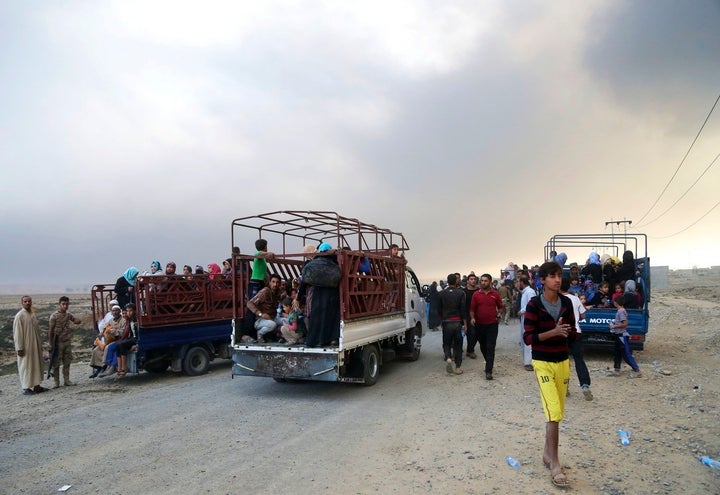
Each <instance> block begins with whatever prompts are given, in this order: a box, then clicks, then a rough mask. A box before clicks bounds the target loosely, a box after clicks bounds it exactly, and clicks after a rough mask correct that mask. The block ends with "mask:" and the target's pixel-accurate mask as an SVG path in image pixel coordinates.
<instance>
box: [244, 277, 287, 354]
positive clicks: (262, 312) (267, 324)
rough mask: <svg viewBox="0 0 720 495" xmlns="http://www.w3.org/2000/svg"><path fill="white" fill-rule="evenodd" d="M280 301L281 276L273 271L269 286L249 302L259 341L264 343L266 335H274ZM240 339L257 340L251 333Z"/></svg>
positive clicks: (249, 310)
mask: <svg viewBox="0 0 720 495" xmlns="http://www.w3.org/2000/svg"><path fill="white" fill-rule="evenodd" d="M279 303H280V276H279V275H277V274H275V273H273V274H272V275H270V281H269V282H268V286H267V287H264V288H263V289H261V290H260V292H258V293H257V294H256V295H255V297H253V298H252V299H250V300H249V301H248V302H247V309H248V312H250V313H252V314H253V315H255V324H254V325H253V326H254V328H255V331H256V332H257V342H260V343H263V342H265V338H266V336H267V337H270V336H273V331H274V330H275V327H277V322H276V321H275V317H276V315H277V307H278V304H279ZM240 340H242V341H243V342H253V341H255V339H254V338H253V337H252V336H251V335H243V336H242V337H241V339H240Z"/></svg>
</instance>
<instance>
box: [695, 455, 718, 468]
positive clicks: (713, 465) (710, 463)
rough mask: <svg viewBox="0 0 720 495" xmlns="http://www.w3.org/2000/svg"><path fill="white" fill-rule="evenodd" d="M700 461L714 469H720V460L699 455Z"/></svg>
mask: <svg viewBox="0 0 720 495" xmlns="http://www.w3.org/2000/svg"><path fill="white" fill-rule="evenodd" d="M698 461H700V462H702V463H703V464H705V465H706V466H709V467H711V468H713V469H717V470H719V471H720V461H716V460H715V459H711V458H709V457H708V456H703V457H698Z"/></svg>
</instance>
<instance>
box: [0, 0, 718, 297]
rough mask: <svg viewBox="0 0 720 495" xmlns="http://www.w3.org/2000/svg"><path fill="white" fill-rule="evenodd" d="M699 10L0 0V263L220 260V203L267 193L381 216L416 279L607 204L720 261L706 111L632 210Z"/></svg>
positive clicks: (655, 166)
mask: <svg viewBox="0 0 720 495" xmlns="http://www.w3.org/2000/svg"><path fill="white" fill-rule="evenodd" d="M719 25H720V2H718V1H712V0H704V1H703V0H697V1H686V2H682V1H676V0H656V1H633V2H626V1H609V0H594V1H593V0H591V1H584V2H577V1H574V0H573V1H554V2H547V1H507V0H497V1H477V0H468V1H443V2H430V1H417V0H414V1H388V0H383V1H363V2H339V1H327V2H322V1H306V2H299V1H286V2H277V1H263V2H257V1H252V2H251V1H227V2H224V1H204V2H182V1H177V0H174V1H154V2H153V1H144V0H143V1H128V0H123V1H103V2H95V1H58V2H26V1H22V0H6V1H3V2H1V3H0V163H1V164H2V168H1V169H0V227H1V228H2V235H1V236H0V251H1V253H2V256H1V257H0V273H1V274H2V275H0V285H7V284H38V285H47V284H66V285H71V284H92V283H101V282H113V281H114V280H115V279H116V278H117V277H118V276H119V275H120V274H121V273H122V272H123V271H124V270H125V269H126V268H127V267H128V266H132V265H134V266H137V267H138V268H140V270H141V271H142V270H143V269H146V268H147V267H148V266H149V264H150V262H151V261H152V260H154V259H158V260H160V261H161V262H162V263H163V264H164V263H166V262H167V261H169V260H174V261H175V262H176V263H178V264H179V265H182V264H186V263H187V264H191V265H195V264H203V265H205V264H207V263H209V262H219V261H220V260H222V259H224V258H226V257H227V255H228V252H229V250H230V247H231V241H230V235H229V233H230V222H231V221H232V219H233V218H237V217H240V216H245V215H251V214H255V213H261V212H268V211H274V210H283V209H292V210H333V211H337V212H338V213H340V214H341V215H345V216H350V217H356V218H359V219H361V220H363V221H366V222H369V223H374V224H376V225H379V226H382V227H386V228H390V229H393V230H395V231H400V232H402V233H403V234H404V235H405V237H406V238H407V241H408V243H409V245H410V251H409V252H408V253H407V254H406V256H407V257H408V259H409V261H410V264H411V266H413V267H414V269H415V270H416V272H418V275H419V276H420V278H421V279H424V280H429V279H433V278H435V279H436V278H439V277H441V276H445V275H446V274H447V273H449V272H454V271H459V272H462V273H467V272H468V271H470V270H474V271H475V272H477V273H480V272H485V271H488V272H490V273H492V274H494V275H495V274H496V273H497V272H498V271H499V269H500V267H501V266H505V265H506V264H507V262H508V261H511V260H512V261H514V262H516V263H519V264H523V263H526V264H528V265H531V264H535V263H537V262H541V261H542V256H543V247H544V245H545V242H546V241H547V240H548V238H549V237H550V236H552V235H553V234H556V233H564V234H571V233H586V232H590V233H604V232H608V233H609V232H610V228H609V227H608V228H606V226H605V222H607V221H610V220H623V219H627V220H632V221H633V227H635V226H636V225H637V226H638V229H637V231H640V232H645V233H647V234H648V236H649V239H648V243H649V246H648V250H649V255H650V257H651V260H652V264H653V265H669V266H670V267H671V268H686V267H691V266H693V265H697V266H710V265H720V249H718V246H719V245H720V228H719V227H720V207H717V208H715V209H714V210H712V211H711V209H712V208H713V206H715V205H716V204H717V202H718V200H719V199H720V195H719V194H718V190H719V189H720V187H719V186H720V163H716V164H714V165H712V166H711V164H712V163H713V160H714V159H715V157H716V156H717V155H718V153H720V108H718V109H716V111H715V112H714V113H713V114H712V115H711V116H710V119H709V120H708V122H707V124H706V126H705V128H704V130H703V132H702V133H701V134H700V137H699V139H698V140H697V142H696V143H695V145H694V147H693V150H692V152H691V153H690V154H689V156H688V158H687V159H686V160H685V162H684V163H683V165H682V167H681V168H680V169H679V171H678V172H677V175H676V176H675V178H674V179H673V180H672V182H671V183H670V185H669V187H668V188H667V191H666V192H665V193H664V194H663V196H662V197H661V198H660V201H658V203H657V205H656V206H655V207H654V208H653V209H652V210H651V211H649V212H648V210H649V209H650V207H651V206H652V205H653V203H654V202H655V201H656V199H657V198H658V196H659V195H660V193H661V192H662V191H663V189H664V188H665V186H666V185H667V184H668V181H670V179H671V177H672V176H673V174H674V173H675V171H676V170H677V169H678V166H679V165H680V162H681V160H682V159H683V156H684V155H685V153H686V152H687V150H688V148H689V147H690V144H691V143H692V141H693V139H694V138H695V136H696V134H697V133H698V130H699V129H700V126H701V125H702V124H703V121H704V120H705V118H706V117H707V115H708V113H709V112H710V109H711V108H712V105H713V103H714V102H715V101H716V98H717V97H718V94H719V93H720V59H719V58H718V54H719V53H720V29H718V26H719ZM719 106H720V105H719ZM718 161H720V160H718ZM708 167H710V168H709V169H708ZM706 169H708V170H707V172H705V175H704V176H702V178H700V180H699V181H698V182H697V184H696V185H695V186H694V187H692V189H691V190H690V192H689V193H688V194H687V195H686V196H685V197H684V198H682V199H681V200H680V201H679V202H678V203H677V205H675V206H674V207H672V208H670V207H671V205H672V204H673V203H674V202H675V201H677V200H678V198H680V196H681V195H683V194H684V193H685V192H686V191H687V190H688V188H690V187H691V186H692V184H693V182H695V181H697V180H698V177H700V176H701V174H703V172H704V171H705V170H706ZM668 208H670V209H669V210H668ZM665 210H668V211H667V213H665V214H664V215H662V216H661V217H660V218H659V219H657V220H655V218H656V217H658V216H659V215H661V214H662V213H663V212H665ZM708 212H710V213H709V214H708ZM705 214H707V215H706V216H705V217H704V218H703V219H702V220H700V221H698V220H699V219H700V218H701V217H703V215H705ZM642 217H645V218H644V220H642V221H640V220H641V218H642ZM696 221H698V222H697V223H696V224H695V225H693V226H692V227H690V228H687V227H688V226H690V225H692V224H693V223H695V222H696ZM645 224H647V225H645ZM620 229H621V230H622V227H621V228H620ZM684 229H687V230H685V231H684V232H682V233H679V234H677V235H675V234H676V233H678V232H680V231H682V230H684ZM616 231H617V230H616ZM252 241H253V239H247V241H246V242H245V243H240V248H241V249H242V250H243V251H244V252H249V251H251V250H252ZM577 261H581V262H583V261H584V259H582V260H580V259H578V260H577Z"/></svg>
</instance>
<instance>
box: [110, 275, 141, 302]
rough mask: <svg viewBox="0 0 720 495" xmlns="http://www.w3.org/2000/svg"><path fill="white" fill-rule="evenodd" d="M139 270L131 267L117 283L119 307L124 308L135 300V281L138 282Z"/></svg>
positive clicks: (116, 291)
mask: <svg viewBox="0 0 720 495" xmlns="http://www.w3.org/2000/svg"><path fill="white" fill-rule="evenodd" d="M137 276H138V269H137V268H135V267H134V266H131V267H130V268H128V269H127V270H125V272H124V273H123V274H122V275H121V276H120V278H118V279H117V281H116V282H115V294H116V297H115V299H117V302H118V306H120V307H121V308H124V307H125V306H126V305H127V304H128V303H131V302H134V300H135V281H136V280H137Z"/></svg>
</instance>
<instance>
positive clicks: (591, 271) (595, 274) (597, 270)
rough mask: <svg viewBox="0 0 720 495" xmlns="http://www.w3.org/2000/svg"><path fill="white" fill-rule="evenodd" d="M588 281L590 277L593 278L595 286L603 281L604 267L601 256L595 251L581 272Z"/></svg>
mask: <svg viewBox="0 0 720 495" xmlns="http://www.w3.org/2000/svg"><path fill="white" fill-rule="evenodd" d="M580 273H582V275H583V276H584V277H585V280H587V278H588V276H590V277H592V281H593V283H594V284H597V283H599V282H600V281H601V280H602V265H601V264H600V255H599V254H597V253H596V252H595V251H593V252H591V253H590V256H589V257H588V260H587V263H586V264H585V266H584V267H583V269H582V271H581V272H580Z"/></svg>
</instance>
